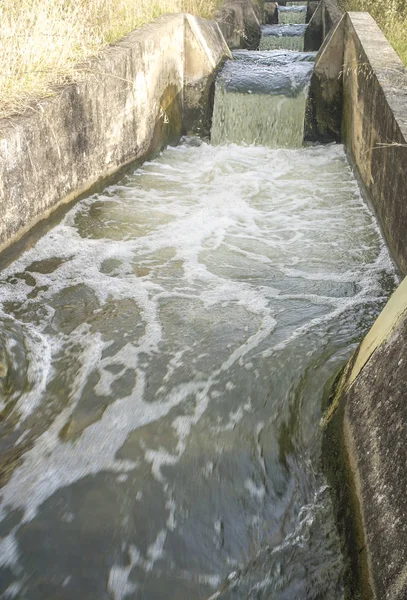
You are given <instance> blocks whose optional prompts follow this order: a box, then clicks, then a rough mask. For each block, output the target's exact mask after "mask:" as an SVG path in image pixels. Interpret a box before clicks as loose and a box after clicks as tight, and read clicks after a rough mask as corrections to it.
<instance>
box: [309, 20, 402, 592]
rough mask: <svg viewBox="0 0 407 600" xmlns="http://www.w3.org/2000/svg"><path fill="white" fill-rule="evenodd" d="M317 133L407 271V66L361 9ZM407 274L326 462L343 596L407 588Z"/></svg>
mask: <svg viewBox="0 0 407 600" xmlns="http://www.w3.org/2000/svg"><path fill="white" fill-rule="evenodd" d="M310 97H311V100H313V101H314V106H313V117H314V119H315V120H314V123H313V125H314V127H315V130H314V132H315V131H316V134H317V136H318V135H319V136H321V137H323V136H326V137H331V138H333V139H335V138H336V139H341V140H342V141H343V142H344V143H345V146H346V149H347V152H348V155H349V158H350V161H351V163H352V164H353V166H354V168H355V169H356V171H357V174H358V176H359V177H360V182H361V184H362V187H363V188H365V191H366V192H367V195H368V197H369V198H370V200H371V202H372V204H373V207H374V210H375V211H376V213H377V216H378V220H379V222H380V225H381V227H382V229H383V232H384V235H385V237H386V239H387V242H388V245H389V246H390V249H391V251H392V253H393V257H394V259H395V260H396V262H397V264H398V266H399V267H400V270H401V272H402V273H404V274H406V273H407V244H406V241H405V231H406V228H407V174H406V165H407V73H406V70H405V68H404V66H403V65H402V63H401V61H400V59H399V57H398V56H397V54H396V53H395V51H394V50H393V49H392V48H391V46H390V44H389V43H388V41H387V40H386V38H385V37H384V35H383V34H382V32H381V31H380V29H379V28H378V26H377V24H376V23H375V22H374V20H373V19H372V18H371V17H370V15H369V14H367V13H347V14H346V15H345V16H343V18H342V19H341V21H340V22H339V23H338V24H337V25H336V27H334V29H333V30H332V32H331V34H330V36H329V38H328V39H327V40H326V41H325V42H324V44H323V46H322V48H321V50H320V51H319V54H318V56H317V60H316V68H315V74H314V78H313V80H312V83H311V95H310ZM406 344H407V279H405V280H404V281H403V283H402V284H401V285H400V287H399V288H398V290H397V291H396V292H395V294H394V295H393V296H392V298H391V299H390V301H389V302H388V304H387V305H386V307H385V309H384V311H383V312H382V314H381V315H380V317H379V319H378V320H377V321H376V323H375V324H374V326H373V328H372V329H371V331H370V332H369V333H368V335H367V336H366V338H365V339H364V340H363V342H362V344H361V345H360V347H359V349H358V351H357V352H356V353H355V355H354V356H353V357H352V359H351V360H350V361H349V363H348V364H347V365H346V367H345V369H344V371H343V373H342V374H341V376H340V378H339V380H338V381H337V383H336V386H335V388H334V391H333V394H332V404H331V406H330V409H329V411H328V414H327V417H326V421H325V433H324V442H323V460H324V464H325V469H326V471H327V474H328V477H329V479H330V483H331V486H332V490H333V492H334V493H333V497H334V504H335V507H336V511H337V518H338V524H339V529H340V533H341V538H342V542H343V548H344V550H345V556H346V557H347V561H348V565H347V567H348V568H347V572H346V598H347V599H349V600H354V599H362V600H365V599H366V600H367V599H371V598H375V599H384V598H386V599H388V600H404V599H405V598H407V566H406V565H407V520H406V514H407V493H406V488H407V426H406V423H407V402H406V389H407V363H406V360H407V359H406V353H405V348H406Z"/></svg>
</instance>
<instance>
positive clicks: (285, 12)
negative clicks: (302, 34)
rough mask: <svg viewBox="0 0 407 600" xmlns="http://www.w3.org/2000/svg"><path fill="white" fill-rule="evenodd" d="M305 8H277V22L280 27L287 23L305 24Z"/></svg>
mask: <svg viewBox="0 0 407 600" xmlns="http://www.w3.org/2000/svg"><path fill="white" fill-rule="evenodd" d="M306 16H307V6H279V7H278V22H279V24H280V25H283V24H288V23H305V19H306Z"/></svg>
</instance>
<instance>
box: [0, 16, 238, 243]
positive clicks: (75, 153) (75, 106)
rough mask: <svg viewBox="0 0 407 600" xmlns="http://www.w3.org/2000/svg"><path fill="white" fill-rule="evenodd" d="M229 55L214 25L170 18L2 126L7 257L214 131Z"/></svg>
mask: <svg viewBox="0 0 407 600" xmlns="http://www.w3.org/2000/svg"><path fill="white" fill-rule="evenodd" d="M228 56H230V51H229V48H228V46H227V44H226V42H225V40H224V38H223V36H222V34H221V32H220V30H219V27H218V25H217V24H216V23H215V22H213V21H206V20H204V19H200V18H198V17H193V16H191V15H185V14H177V15H167V16H164V17H161V18H159V19H157V20H156V21H154V22H153V23H151V24H149V25H146V26H144V27H142V28H140V29H139V30H136V31H134V32H132V33H131V34H129V35H128V36H127V37H125V38H124V39H122V40H121V41H119V42H118V43H117V44H114V45H112V46H111V47H109V48H108V49H107V50H106V51H104V52H103V53H102V55H101V56H100V57H99V58H97V59H92V60H90V61H88V62H87V63H86V64H84V65H81V67H80V68H81V71H82V74H83V77H81V80H80V81H79V82H78V83H75V84H72V85H67V86H65V87H62V88H61V90H60V91H58V93H57V95H56V96H55V97H52V98H48V99H44V100H42V101H40V102H39V103H37V104H35V105H33V107H32V109H31V110H27V111H26V112H25V113H24V114H23V115H22V116H17V117H14V118H10V119H3V120H2V121H0V210H1V214H2V219H1V222H0V251H1V250H3V249H4V248H6V247H7V246H9V245H11V244H12V243H13V242H14V241H16V240H17V239H19V238H20V237H21V236H22V235H24V234H25V233H26V232H27V231H28V230H29V229H31V228H32V227H33V226H34V225H35V224H36V223H37V222H38V221H40V220H42V219H45V218H47V217H48V216H49V214H50V213H51V212H52V211H53V210H55V208H56V207H57V206H58V205H60V204H61V203H67V202H69V201H71V200H73V199H75V198H76V197H78V196H79V195H81V194H82V193H84V192H86V191H87V190H89V189H90V188H91V187H92V186H93V185H94V184H96V183H97V182H98V181H100V180H102V179H104V178H106V177H108V176H110V175H111V174H113V173H115V172H116V171H118V170H119V169H121V168H122V167H124V166H125V165H127V164H129V163H131V162H133V161H135V160H142V159H146V158H147V157H149V156H151V155H153V154H154V153H156V152H158V151H160V150H161V149H162V148H163V146H164V145H165V144H167V143H171V142H174V143H176V142H177V141H178V140H179V137H180V135H181V134H182V133H183V132H184V131H189V130H194V128H195V127H196V126H197V125H198V123H199V125H200V126H208V120H209V118H210V114H209V110H210V108H209V107H210V94H211V88H212V84H213V82H214V78H215V74H216V70H217V68H218V67H219V65H220V64H221V63H222V61H223V60H224V59H225V58H226V57H228Z"/></svg>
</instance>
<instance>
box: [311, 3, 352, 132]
mask: <svg viewBox="0 0 407 600" xmlns="http://www.w3.org/2000/svg"><path fill="white" fill-rule="evenodd" d="M319 10H321V12H322V5H321V6H320V9H319ZM316 15H317V13H316ZM321 20H322V15H321ZM345 24H346V19H345V17H344V16H343V17H342V19H341V20H340V21H339V23H338V24H337V26H336V27H335V29H334V31H333V32H332V34H331V35H330V40H329V43H328V44H324V45H323V46H322V47H321V49H320V50H319V52H318V54H317V57H316V59H315V69H314V72H313V74H312V78H311V83H310V88H309V92H308V99H307V108H306V119H305V134H304V137H305V139H306V140H307V141H317V142H322V143H329V142H340V141H341V139H342V117H343V78H342V67H343V52H344V36H345Z"/></svg>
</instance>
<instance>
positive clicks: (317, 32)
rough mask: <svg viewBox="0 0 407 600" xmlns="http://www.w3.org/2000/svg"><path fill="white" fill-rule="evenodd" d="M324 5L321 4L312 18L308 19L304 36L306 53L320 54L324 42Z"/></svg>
mask: <svg viewBox="0 0 407 600" xmlns="http://www.w3.org/2000/svg"><path fill="white" fill-rule="evenodd" d="M322 14H323V4H322V2H319V3H318V5H317V7H316V9H315V10H314V12H313V13H312V16H311V17H310V18H309V19H308V17H309V14H308V12H307V19H308V27H307V29H306V30H305V36H304V51H305V52H318V50H319V49H320V47H321V45H322V42H323V37H322V35H323V25H322Z"/></svg>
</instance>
